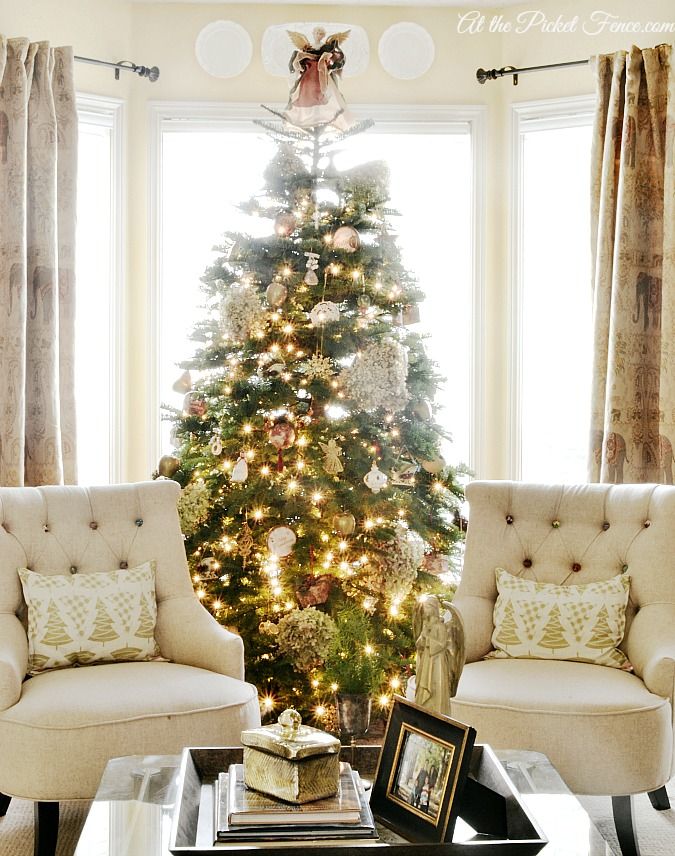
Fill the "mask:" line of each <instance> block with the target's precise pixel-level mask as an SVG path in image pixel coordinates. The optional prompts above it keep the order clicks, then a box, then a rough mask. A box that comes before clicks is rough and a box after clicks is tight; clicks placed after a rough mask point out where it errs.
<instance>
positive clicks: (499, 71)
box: [476, 59, 590, 86]
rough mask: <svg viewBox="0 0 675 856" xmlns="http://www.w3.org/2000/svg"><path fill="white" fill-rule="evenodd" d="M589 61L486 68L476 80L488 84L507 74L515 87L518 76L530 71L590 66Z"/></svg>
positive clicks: (479, 71) (480, 71) (577, 60)
mask: <svg viewBox="0 0 675 856" xmlns="http://www.w3.org/2000/svg"><path fill="white" fill-rule="evenodd" d="M589 62H590V60H588V59H576V60H573V61H572V62H556V63H553V64H551V65H532V66H530V67H529V68H514V67H513V66H512V65H505V66H504V68H492V69H490V70H489V71H486V69H484V68H479V69H478V71H477V72H476V80H477V81H478V82H479V83H487V81H488V80H496V79H497V78H498V77H505V76H506V75H507V74H512V75H513V85H514V86H518V75H519V74H526V73H527V72H528V71H544V70H545V69H548V68H571V67H572V66H575V65H588V63H589Z"/></svg>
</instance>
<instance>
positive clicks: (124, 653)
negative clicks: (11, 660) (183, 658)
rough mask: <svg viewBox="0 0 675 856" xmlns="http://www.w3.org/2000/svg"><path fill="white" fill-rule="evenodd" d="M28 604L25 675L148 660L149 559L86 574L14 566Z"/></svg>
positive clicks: (152, 618) (152, 607)
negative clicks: (123, 661) (107, 570)
mask: <svg viewBox="0 0 675 856" xmlns="http://www.w3.org/2000/svg"><path fill="white" fill-rule="evenodd" d="M19 577H20V579H21V585H22V587H23V595H24V599H25V601H26V604H27V606H28V674H29V675H36V674H38V673H39V672H43V671H45V670H47V669H58V668H61V667H63V666H74V665H76V664H77V665H87V664H90V663H100V662H115V661H119V660H149V659H151V658H153V657H155V656H157V654H158V653H159V648H158V646H157V643H156V642H155V623H156V621H157V603H156V600H155V563H154V562H145V563H144V564H142V565H139V566H138V567H137V568H131V569H129V570H117V571H110V572H107V573H105V572H101V573H91V574H73V575H70V574H68V575H62V574H37V573H35V572H34V571H29V570H28V569H27V568H19Z"/></svg>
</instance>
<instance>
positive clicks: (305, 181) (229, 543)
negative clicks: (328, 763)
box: [159, 32, 462, 719]
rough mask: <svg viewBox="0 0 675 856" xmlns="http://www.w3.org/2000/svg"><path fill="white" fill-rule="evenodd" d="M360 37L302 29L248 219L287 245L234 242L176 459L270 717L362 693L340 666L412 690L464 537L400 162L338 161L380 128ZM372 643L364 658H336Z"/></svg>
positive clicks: (189, 380) (223, 260) (186, 517)
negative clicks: (409, 243) (363, 108)
mask: <svg viewBox="0 0 675 856" xmlns="http://www.w3.org/2000/svg"><path fill="white" fill-rule="evenodd" d="M345 37H346V35H345V34H344V33H343V34H338V35H336V36H332V37H328V38H326V37H325V33H321V32H319V33H315V40H314V43H310V42H308V41H307V40H304V42H303V39H304V37H303V36H301V35H300V34H293V38H294V41H295V43H296V45H297V47H298V50H297V51H296V52H295V54H294V56H293V61H292V65H293V67H294V68H295V69H296V72H297V80H296V82H295V85H294V87H293V90H292V95H291V99H290V101H289V106H288V109H287V112H286V113H285V114H283V115H282V117H281V118H282V122H281V123H277V121H276V119H274V118H273V119H271V120H270V122H268V123H267V122H266V123H262V124H264V125H265V127H266V129H267V130H268V132H269V133H271V134H273V136H274V137H275V139H276V140H277V142H278V148H277V152H276V155H275V157H274V158H273V160H272V162H271V163H270V164H269V165H268V167H267V168H266V170H265V172H264V187H263V188H262V191H261V192H259V193H257V194H256V195H255V196H253V197H252V198H251V199H249V200H248V201H246V202H244V203H242V206H241V207H242V209H243V210H245V211H246V212H247V213H248V214H250V216H251V217H262V218H267V220H268V221H269V223H270V230H269V235H267V236H265V237H262V238H260V237H252V236H250V235H245V234H240V233H226V235H225V243H224V244H223V245H222V246H221V247H219V248H218V251H219V253H220V255H219V257H218V258H217V260H216V261H215V263H214V264H212V265H211V266H210V267H209V268H208V269H207V271H206V274H205V276H204V277H203V280H202V281H203V284H204V290H205V295H206V303H207V313H206V317H205V318H204V320H203V321H202V322H201V323H200V324H199V325H198V328H197V330H196V331H195V339H196V340H197V341H198V342H199V347H198V350H197V352H196V354H195V356H194V359H192V360H191V361H190V362H188V363H186V364H184V365H183V369H185V373H184V374H183V375H182V376H181V378H179V380H178V382H177V383H178V385H179V387H180V386H181V385H182V388H183V389H184V390H185V391H186V397H185V402H184V406H183V410H182V412H180V413H174V419H175V428H174V433H175V437H176V453H175V455H174V456H165V457H164V458H163V459H162V460H161V461H160V465H159V475H161V476H165V477H172V478H174V479H176V480H177V481H179V482H180V484H181V485H182V487H183V492H182V496H181V501H180V513H181V522H182V526H183V531H184V533H185V535H186V548H187V552H188V558H189V561H190V564H191V569H192V572H193V579H194V582H195V587H196V591H197V594H198V595H199V597H200V598H201V599H202V602H203V603H204V605H205V606H206V607H207V608H208V609H209V610H211V611H212V613H213V614H214V615H215V616H216V618H217V619H218V620H219V621H220V622H222V623H223V624H224V625H226V626H228V627H231V628H232V629H233V630H235V631H236V632H237V633H239V634H240V635H241V636H242V637H243V639H244V645H245V651H246V674H247V679H248V680H249V681H251V682H252V683H254V684H256V685H257V686H258V687H259V689H260V692H261V698H262V709H263V713H269V714H272V713H273V712H274V710H275V709H276V710H277V712H278V711H279V710H280V709H283V707H284V706H288V705H289V704H292V705H294V706H295V707H298V708H299V709H301V710H304V711H308V710H313V711H314V713H315V715H316V716H317V717H318V718H319V719H321V716H322V714H323V712H324V711H326V710H328V709H329V707H330V699H331V693H332V692H334V691H336V690H339V689H342V690H343V691H346V692H348V691H349V687H339V686H338V684H337V683H336V682H335V680H331V679H330V678H329V677H327V676H326V675H327V674H328V675H330V674H334V673H335V668H333V669H332V670H331V669H330V668H328V672H327V673H326V672H325V671H324V668H325V667H326V666H330V664H329V663H326V660H327V658H328V659H330V656H337V657H338V658H339V657H342V659H344V658H345V657H346V656H348V657H353V658H361V659H362V658H368V657H370V658H373V660H374V661H375V662H374V664H373V668H371V669H367V670H359V672H360V674H361V675H363V674H365V673H367V674H371V675H376V676H377V683H378V685H377V686H376V685H373V686H371V687H369V689H370V691H371V692H372V693H373V694H377V695H380V694H384V695H385V699H386V696H387V693H388V692H390V691H391V689H395V690H396V689H399V688H401V687H402V685H403V677H404V671H405V668H406V666H409V664H410V662H411V657H412V655H413V652H414V650H415V645H414V640H413V639H412V631H411V620H410V616H411V607H412V603H413V602H414V598H415V596H416V595H418V594H419V593H421V592H422V591H429V590H438V582H437V577H435V576H432V575H431V573H428V572H425V568H426V569H427V570H428V571H433V572H434V573H437V572H438V570H439V568H440V569H441V570H443V569H444V568H445V569H446V570H447V562H446V561H445V557H446V556H448V555H450V554H451V553H452V550H453V545H454V544H455V543H456V542H457V541H458V540H459V539H460V537H461V531H460V529H459V528H458V526H457V525H456V520H457V509H458V506H459V503H460V501H461V499H462V490H461V487H460V486H459V484H458V482H457V474H456V472H455V471H453V469H452V468H450V467H449V466H447V465H446V463H445V461H444V459H443V458H442V456H441V443H442V441H443V439H444V438H446V437H447V435H446V433H445V432H444V431H443V429H442V428H441V427H440V425H439V424H438V423H437V422H436V421H435V418H434V417H435V414H434V411H433V407H432V402H433V397H434V393H435V391H436V389H437V387H438V385H439V383H440V382H441V379H440V378H439V376H438V374H437V372H436V369H435V367H434V365H433V364H432V363H431V362H430V360H429V359H428V357H427V356H426V354H425V350H424V344H423V339H422V337H421V336H420V335H419V334H417V333H413V332H411V331H410V330H408V329H407V325H409V324H411V323H414V321H415V320H416V319H417V317H418V314H419V311H418V309H417V304H418V302H419V301H420V300H421V298H422V293H421V291H420V290H419V289H418V287H417V285H416V283H415V280H414V278H413V277H412V275H411V274H410V273H409V272H408V271H406V269H405V268H404V266H403V264H402V261H401V254H400V250H399V248H398V246H397V242H396V236H395V233H394V231H393V229H392V226H391V218H392V216H393V214H394V212H392V211H391V210H390V209H388V207H387V202H388V200H387V184H388V171H387V167H386V165H385V164H384V163H382V162H376V163H370V164H365V165H363V166H361V167H356V168H353V169H350V170H348V171H343V172H340V171H339V170H338V169H336V167H335V163H334V146H335V145H336V144H337V143H339V144H341V145H344V144H345V142H346V141H347V139H348V138H349V137H350V136H351V135H352V134H354V133H356V132H358V131H360V130H362V129H363V125H361V126H359V125H358V124H356V123H354V122H353V120H352V119H351V117H350V116H349V114H348V111H347V110H346V109H345V107H344V102H343V101H342V100H341V95H340V93H339V89H338V88H337V75H338V73H339V69H340V67H341V63H343V62H344V54H343V53H342V50H341V48H340V44H341V41H342V40H343V39H344V38H345ZM301 42H302V44H301ZM322 63H323V65H324V69H325V70H326V74H325V75H324V74H322V72H321V64H322ZM317 67H318V69H319V70H318V71H317ZM311 75H314V77H311ZM322 87H323V90H322ZM291 122H292V124H291ZM444 594H445V596H447V589H446V590H445V592H444ZM355 610H356V612H355ZM350 616H351V618H350ZM364 617H365V619H366V636H367V638H366V639H365V640H364V639H363V638H362V637H363V619H364ZM349 621H352V622H353V623H354V622H356V623H357V624H358V627H356V624H355V626H354V627H353V628H352V629H351V631H350V629H349V628H348V627H344V626H340V625H341V623H343V624H344V623H345V622H349ZM357 630H358V634H360V635H359V636H358V638H360V639H361V640H362V644H361V643H360V642H353V646H354V647H355V650H350V651H348V652H347V651H337V652H336V650H335V649H336V640H338V639H341V638H347V639H350V638H351V639H352V640H354V639H356V636H357ZM339 631H341V632H339ZM338 647H339V646H338ZM335 665H336V664H335V663H333V666H334V667H335ZM338 665H339V664H338ZM343 671H344V670H343ZM338 673H339V670H338ZM374 680H375V679H374ZM380 681H381V682H382V683H381V684H380V683H379V682H380ZM383 702H384V699H383Z"/></svg>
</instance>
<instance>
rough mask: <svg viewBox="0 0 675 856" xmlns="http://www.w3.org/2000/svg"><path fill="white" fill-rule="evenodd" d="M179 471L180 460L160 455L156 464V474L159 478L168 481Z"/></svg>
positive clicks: (171, 456)
mask: <svg viewBox="0 0 675 856" xmlns="http://www.w3.org/2000/svg"><path fill="white" fill-rule="evenodd" d="M179 469H180V460H179V459H178V458H174V456H173V455H162V457H161V458H160V459H159V463H158V464H157V472H158V473H159V474H160V476H164V477H165V478H167V479H170V478H171V476H173V475H175V474H176V473H177V472H178V470H179Z"/></svg>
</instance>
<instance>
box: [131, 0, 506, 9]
mask: <svg viewBox="0 0 675 856" xmlns="http://www.w3.org/2000/svg"><path fill="white" fill-rule="evenodd" d="M129 1H130V2H131V3H146V4H147V3H186V2H189V3H201V4H205V5H213V6H222V5H223V0H129ZM520 3H522V0H367V2H363V1H362V0H351V2H350V0H346V2H343V3H334V2H332V0H296V2H295V3H294V2H293V0H227V5H246V6H279V5H284V6H288V5H300V6H335V7H337V6H407V7H415V6H420V7H423V6H449V7H452V6H454V7H457V8H464V9H478V8H482V9H493V8H494V7H495V6H517V5H519V4H520Z"/></svg>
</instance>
